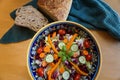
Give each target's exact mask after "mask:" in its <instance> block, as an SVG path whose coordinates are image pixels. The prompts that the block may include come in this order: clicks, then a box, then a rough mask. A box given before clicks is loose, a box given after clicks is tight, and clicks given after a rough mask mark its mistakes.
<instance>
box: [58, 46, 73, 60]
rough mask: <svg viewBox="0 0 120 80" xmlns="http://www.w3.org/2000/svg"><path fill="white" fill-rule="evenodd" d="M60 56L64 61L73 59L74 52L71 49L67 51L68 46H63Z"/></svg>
mask: <svg viewBox="0 0 120 80" xmlns="http://www.w3.org/2000/svg"><path fill="white" fill-rule="evenodd" d="M58 56H59V57H61V59H62V61H63V62H64V61H66V60H68V61H70V60H71V56H73V52H72V51H69V52H67V48H66V46H62V49H61V51H60V52H59V53H58Z"/></svg>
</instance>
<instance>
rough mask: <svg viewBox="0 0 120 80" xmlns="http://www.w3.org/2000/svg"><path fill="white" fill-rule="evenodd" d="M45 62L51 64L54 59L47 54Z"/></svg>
mask: <svg viewBox="0 0 120 80" xmlns="http://www.w3.org/2000/svg"><path fill="white" fill-rule="evenodd" d="M45 60H46V62H48V63H51V62H53V60H54V57H53V55H51V54H47V55H46V58H45Z"/></svg>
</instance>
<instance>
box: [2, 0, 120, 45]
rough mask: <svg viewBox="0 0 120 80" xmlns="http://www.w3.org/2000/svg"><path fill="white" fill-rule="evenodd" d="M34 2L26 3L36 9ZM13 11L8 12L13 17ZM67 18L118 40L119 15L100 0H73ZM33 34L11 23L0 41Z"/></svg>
mask: <svg viewBox="0 0 120 80" xmlns="http://www.w3.org/2000/svg"><path fill="white" fill-rule="evenodd" d="M36 3H37V0H33V1H31V2H29V3H27V4H26V5H32V6H33V7H35V8H37V9H38V6H37V4H36ZM15 11H16V10H14V11H13V12H12V13H11V14H10V15H11V17H12V18H13V19H14V18H15ZM67 20H69V21H74V22H77V23H80V24H82V25H84V26H85V27H86V28H88V29H96V30H105V31H107V32H109V33H110V34H111V35H112V36H113V37H114V38H116V39H118V40H120V16H119V15H118V14H117V13H116V12H115V11H114V10H113V9H112V8H111V7H110V6H108V5H107V4H106V3H105V2H104V1H102V0H73V3H72V7H71V10H70V13H69V16H68V19H67ZM49 21H51V20H49ZM51 22H52V21H51ZM34 34H35V32H34V31H31V30H29V29H26V28H23V27H19V26H16V25H13V26H12V28H11V29H10V30H9V31H8V32H7V33H6V34H5V35H4V36H3V37H2V38H1V39H0V43H13V42H19V41H23V40H27V39H30V38H32V37H33V36H34Z"/></svg>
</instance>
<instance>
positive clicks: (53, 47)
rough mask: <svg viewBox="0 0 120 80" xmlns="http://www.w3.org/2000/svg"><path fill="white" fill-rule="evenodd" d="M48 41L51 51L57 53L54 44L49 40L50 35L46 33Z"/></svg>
mask: <svg viewBox="0 0 120 80" xmlns="http://www.w3.org/2000/svg"><path fill="white" fill-rule="evenodd" d="M48 42H49V44H50V45H51V47H52V49H53V51H54V52H55V53H57V54H58V51H57V50H56V48H55V46H54V45H53V43H52V41H51V39H50V35H48Z"/></svg>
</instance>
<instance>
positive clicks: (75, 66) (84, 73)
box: [70, 61, 88, 76]
mask: <svg viewBox="0 0 120 80" xmlns="http://www.w3.org/2000/svg"><path fill="white" fill-rule="evenodd" d="M70 63H71V65H72V66H73V67H74V68H75V69H76V70H77V72H79V73H81V74H82V75H85V76H87V75H88V73H86V72H83V71H82V70H80V69H79V67H78V66H77V65H76V64H74V63H73V62H71V61H70Z"/></svg>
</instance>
